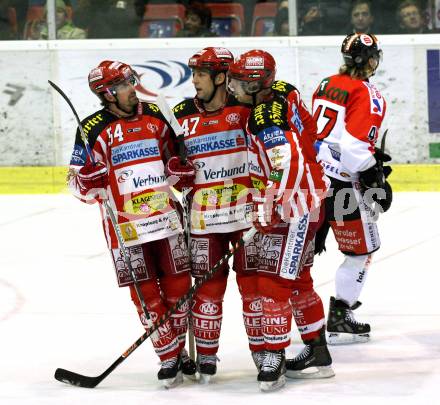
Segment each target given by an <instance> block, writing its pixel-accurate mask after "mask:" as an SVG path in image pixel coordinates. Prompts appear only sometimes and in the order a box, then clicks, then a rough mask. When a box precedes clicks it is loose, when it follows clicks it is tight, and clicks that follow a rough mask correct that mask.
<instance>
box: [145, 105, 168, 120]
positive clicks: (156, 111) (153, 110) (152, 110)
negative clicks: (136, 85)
mask: <svg viewBox="0 0 440 405" xmlns="http://www.w3.org/2000/svg"><path fill="white" fill-rule="evenodd" d="M142 112H143V114H144V115H149V116H151V117H154V118H157V119H160V120H161V121H164V122H165V117H164V116H163V114H162V112H161V111H160V108H159V107H158V106H157V105H156V104H154V103H145V102H143V103H142Z"/></svg>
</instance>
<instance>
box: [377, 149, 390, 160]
mask: <svg viewBox="0 0 440 405" xmlns="http://www.w3.org/2000/svg"><path fill="white" fill-rule="evenodd" d="M374 158H375V159H376V161H377V162H382V163H383V162H389V161H390V160H391V159H392V157H391V155H388V153H385V152H382V151H381V150H380V149H379V148H374Z"/></svg>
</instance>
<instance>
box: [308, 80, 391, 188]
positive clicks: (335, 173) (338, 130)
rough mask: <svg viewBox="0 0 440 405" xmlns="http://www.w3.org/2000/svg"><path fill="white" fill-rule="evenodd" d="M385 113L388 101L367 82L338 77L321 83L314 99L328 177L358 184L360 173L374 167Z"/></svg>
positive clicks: (320, 150)
mask: <svg viewBox="0 0 440 405" xmlns="http://www.w3.org/2000/svg"><path fill="white" fill-rule="evenodd" d="M385 111H386V103H385V100H384V98H383V97H382V95H381V94H380V92H379V90H377V89H376V87H375V86H374V85H373V84H371V83H369V82H368V81H367V80H360V79H353V78H352V77H351V76H349V75H346V74H344V75H341V74H338V75H335V76H331V77H328V78H326V79H324V80H322V81H321V83H320V85H319V86H318V88H317V89H316V91H315V93H314V95H313V118H314V119H315V121H316V123H317V125H318V141H317V142H316V145H315V147H316V149H317V151H318V158H319V159H320V160H321V161H322V164H323V166H324V170H325V173H326V174H327V175H328V176H330V177H334V178H337V179H339V180H342V181H356V180H357V179H358V178H359V172H362V171H364V170H367V169H369V168H370V167H371V166H374V164H375V163H376V160H375V159H374V157H373V154H374V145H375V143H376V141H377V138H378V135H379V129H380V126H381V124H382V120H383V118H384V116H385Z"/></svg>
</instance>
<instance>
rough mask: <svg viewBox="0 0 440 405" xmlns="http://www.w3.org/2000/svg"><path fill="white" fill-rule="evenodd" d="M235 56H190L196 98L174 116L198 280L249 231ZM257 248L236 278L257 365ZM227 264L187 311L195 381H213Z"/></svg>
mask: <svg viewBox="0 0 440 405" xmlns="http://www.w3.org/2000/svg"><path fill="white" fill-rule="evenodd" d="M232 61H233V56H232V54H231V52H229V51H228V50H227V49H225V48H212V47H211V48H205V49H203V50H201V51H199V52H197V53H196V54H195V55H193V56H192V57H191V58H190V59H189V62H188V66H189V67H190V68H191V69H192V71H193V84H194V87H195V89H196V92H197V94H196V96H195V97H194V98H192V99H187V100H185V101H182V102H181V103H179V104H177V105H176V106H175V108H174V113H175V115H176V118H177V120H178V121H179V123H180V124H181V126H182V127H183V129H184V130H185V137H184V139H185V146H186V150H187V154H188V161H191V162H192V164H194V165H195V166H196V168H197V173H196V178H195V182H194V184H193V185H192V190H191V194H190V201H191V238H190V239H191V241H190V251H191V266H192V274H193V275H194V277H196V278H197V277H199V276H202V275H203V274H204V273H205V272H207V271H208V270H210V269H211V268H212V267H213V265H214V264H215V263H216V262H217V261H218V260H219V259H220V258H221V256H222V255H223V254H224V253H225V252H226V251H227V250H228V248H229V244H230V243H235V241H237V240H238V239H239V238H240V237H241V236H242V233H243V230H246V229H249V228H250V226H251V223H250V222H249V218H247V217H249V215H247V214H249V213H250V211H251V209H252V202H251V198H250V194H249V189H250V188H251V187H252V184H251V179H250V177H249V168H248V160H247V141H246V133H245V125H246V122H247V118H248V115H249V111H250V109H249V107H248V106H245V105H243V104H240V103H239V102H238V101H237V100H235V98H234V97H232V96H230V95H228V94H227V92H226V72H227V70H228V67H229V64H230V63H231V62H232ZM167 168H168V169H169V173H170V174H174V173H177V172H182V170H181V169H180V163H179V160H178V159H177V158H175V159H170V161H169V163H168V166H167ZM255 252H256V250H255V243H254V241H252V242H251V243H248V244H247V245H245V246H244V248H242V249H240V250H239V252H237V253H236V254H235V257H234V266H233V268H234V270H235V272H236V278H237V283H238V286H239V290H240V293H241V296H242V301H243V318H244V323H245V328H246V332H247V334H248V339H249V347H250V349H251V351H252V356H253V358H254V361H255V362H256V364H258V356H259V354H258V353H259V352H260V351H261V350H262V344H263V339H262V333H261V325H260V315H261V306H260V300H259V297H258V295H257V292H256V272H255V270H256V261H255V258H256V257H255ZM228 271H229V269H228V266H227V264H226V265H225V266H224V267H223V268H222V269H220V270H219V271H218V272H217V273H216V275H215V276H214V277H213V278H212V279H211V280H209V281H208V282H205V283H204V285H203V286H202V287H201V288H200V290H199V291H198V292H197V294H196V296H195V298H194V303H193V306H192V313H191V315H192V325H193V332H194V336H195V341H196V349H197V366H198V370H199V373H200V375H201V381H202V382H207V381H209V379H210V377H211V376H212V375H214V374H215V373H216V370H217V366H216V362H217V356H216V354H217V351H218V348H219V338H220V330H221V323H222V317H223V311H222V304H223V296H224V293H225V289H226V283H227V277H228Z"/></svg>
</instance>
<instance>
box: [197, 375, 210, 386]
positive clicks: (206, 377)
mask: <svg viewBox="0 0 440 405" xmlns="http://www.w3.org/2000/svg"><path fill="white" fill-rule="evenodd" d="M211 377H212V375H211V374H202V373H199V384H202V385H207V384H209V382H210V381H211Z"/></svg>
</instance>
